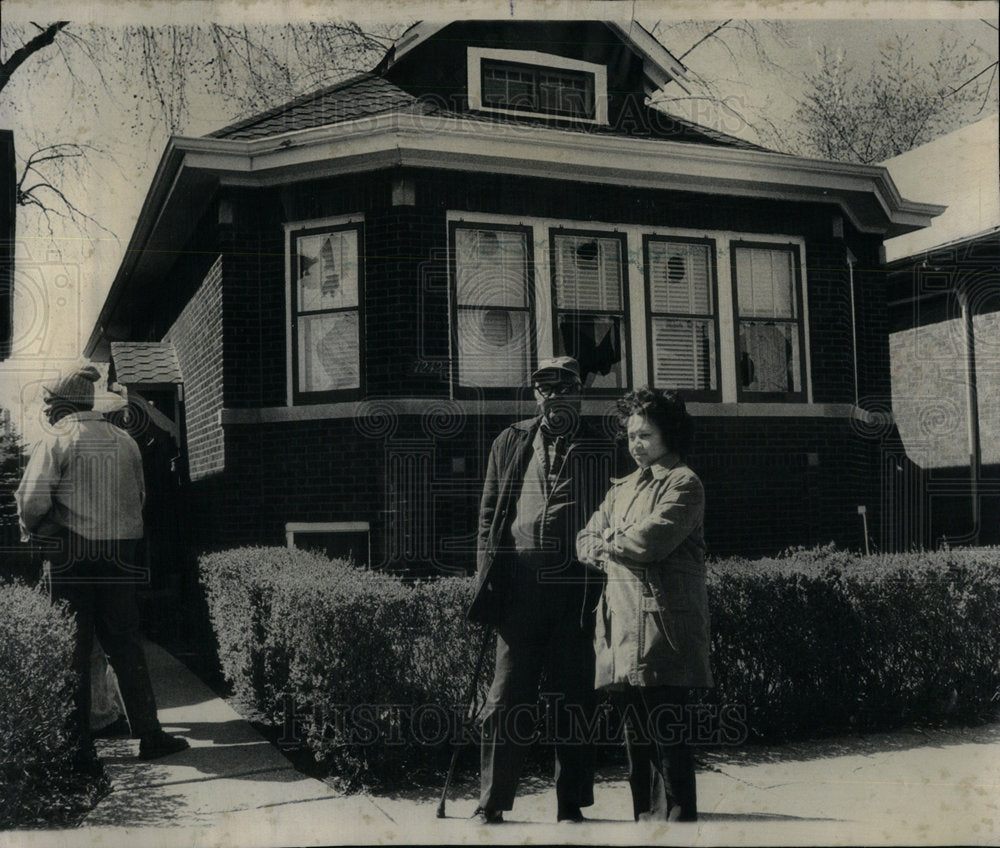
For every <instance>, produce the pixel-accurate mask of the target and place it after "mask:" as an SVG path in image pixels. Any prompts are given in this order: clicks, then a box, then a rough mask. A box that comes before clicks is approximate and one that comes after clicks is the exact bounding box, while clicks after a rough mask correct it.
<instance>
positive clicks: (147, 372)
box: [111, 342, 184, 386]
mask: <svg viewBox="0 0 1000 848" xmlns="http://www.w3.org/2000/svg"><path fill="white" fill-rule="evenodd" d="M111 363H112V365H113V366H114V370H115V379H116V381H117V382H119V383H122V384H123V385H127V386H132V385H137V384H139V383H142V384H144V385H152V384H162V383H183V382H184V377H183V375H182V374H181V366H180V363H179V362H178V361H177V353H176V352H175V351H174V346H173V344H171V343H170V342H112V343H111Z"/></svg>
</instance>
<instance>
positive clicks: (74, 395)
mask: <svg viewBox="0 0 1000 848" xmlns="http://www.w3.org/2000/svg"><path fill="white" fill-rule="evenodd" d="M100 379H101V372H100V371H98V370H97V369H96V368H95V367H94V366H93V365H85V366H84V367H83V368H77V369H76V370H75V371H70V372H69V373H67V374H63V375H62V376H61V377H60V378H59V379H58V380H56V381H55V382H54V383H51V384H50V385H48V386H46V387H45V402H46V403H48V404H54V403H59V402H64V403H72V404H77V405H79V406H86V407H93V405H94V383H96V382H97V381H98V380H100Z"/></svg>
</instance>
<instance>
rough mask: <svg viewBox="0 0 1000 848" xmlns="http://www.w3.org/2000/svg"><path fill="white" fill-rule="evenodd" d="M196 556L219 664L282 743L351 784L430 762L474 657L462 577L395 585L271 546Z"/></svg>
mask: <svg viewBox="0 0 1000 848" xmlns="http://www.w3.org/2000/svg"><path fill="white" fill-rule="evenodd" d="M200 564H201V574H202V580H203V582H204V584H205V586H206V589H207V592H206V594H207V599H208V603H209V615H210V618H211V620H212V623H213V627H214V629H215V631H216V634H217V638H218V642H219V650H220V662H221V665H222V668H223V671H224V673H225V674H226V676H227V678H228V679H229V680H230V682H231V683H232V684H233V688H234V692H235V693H236V694H238V695H239V696H241V697H243V698H244V699H245V700H247V702H248V703H249V704H251V705H252V706H253V707H254V709H256V710H257V711H259V712H260V713H261V714H262V715H263V716H265V717H267V718H268V719H269V720H271V721H272V722H274V723H275V724H277V725H282V726H284V727H285V733H284V738H285V741H289V742H291V741H294V740H295V739H297V738H301V739H302V740H303V741H304V742H305V744H307V745H308V747H309V748H310V750H311V751H312V753H313V756H314V757H315V758H316V760H317V761H318V763H319V764H320V765H321V767H323V768H324V769H325V770H327V771H329V772H331V773H334V774H337V775H339V776H340V777H341V778H342V780H343V781H344V783H345V784H346V785H351V786H354V785H359V784H362V783H364V782H366V781H369V780H372V779H379V778H385V777H386V776H388V775H389V774H391V773H394V772H395V773H397V774H398V773H399V769H400V768H401V767H402V766H403V765H404V764H405V765H406V767H407V769H408V773H409V774H411V775H412V774H413V770H419V769H421V768H424V767H431V768H433V767H434V764H435V763H437V761H438V760H439V759H440V757H441V756H442V751H443V750H444V749H445V748H446V747H447V742H448V741H449V739H450V728H451V727H452V726H455V725H457V724H458V723H459V721H458V716H459V715H460V710H461V705H460V701H461V699H462V698H464V697H465V695H466V693H465V692H464V688H465V687H466V686H467V681H468V679H469V676H470V675H471V673H472V669H473V666H474V663H475V656H474V653H475V650H476V648H475V644H474V643H476V642H478V637H477V636H476V634H475V633H474V632H473V628H472V627H471V626H470V625H468V624H467V623H466V621H465V610H466V608H467V607H468V604H469V602H470V600H471V583H470V581H469V580H467V579H460V578H447V579H441V580H437V581H433V582H416V583H404V582H403V581H401V580H400V579H399V578H397V577H393V576H390V575H387V574H384V573H381V572H375V571H370V570H367V569H359V568H356V567H354V566H351V565H349V564H347V563H344V562H340V561H336V560H334V561H331V560H328V559H326V558H325V557H321V556H317V555H315V554H311V553H307V552H303V551H288V550H286V549H281V548H244V549H240V550H236V551H227V552H223V553H220V554H209V555H206V556H204V557H202V559H201V563H200ZM237 575H239V577H237ZM484 676H485V673H484ZM292 717H294V725H291V724H290V723H291V721H292ZM439 725H440V726H439Z"/></svg>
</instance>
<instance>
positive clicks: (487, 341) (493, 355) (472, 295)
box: [452, 224, 534, 388]
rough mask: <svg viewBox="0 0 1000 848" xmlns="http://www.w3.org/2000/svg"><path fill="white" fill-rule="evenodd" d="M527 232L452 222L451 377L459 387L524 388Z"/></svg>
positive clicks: (528, 346) (530, 322) (529, 318)
mask: <svg viewBox="0 0 1000 848" xmlns="http://www.w3.org/2000/svg"><path fill="white" fill-rule="evenodd" d="M529 234H530V231H529V230H528V229H526V228H523V227H501V226H496V225H482V226H479V225H473V224H457V225H454V226H453V228H452V244H453V245H454V256H455V260H454V273H453V280H454V286H453V305H454V308H455V324H454V328H453V333H454V336H453V338H454V350H455V353H456V355H455V369H456V373H455V378H456V380H457V384H458V385H459V386H467V387H475V388H515V387H520V386H524V385H526V384H527V382H528V376H529V375H530V373H531V368H532V361H533V356H534V344H533V339H534V315H533V308H532V293H531V257H530V252H529V251H530V240H529Z"/></svg>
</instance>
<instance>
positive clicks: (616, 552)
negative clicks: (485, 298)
mask: <svg viewBox="0 0 1000 848" xmlns="http://www.w3.org/2000/svg"><path fill="white" fill-rule="evenodd" d="M618 409H619V417H620V421H621V424H622V425H623V429H624V430H625V432H626V433H627V437H628V446H629V453H630V454H631V455H632V458H633V459H635V461H636V463H637V465H638V466H639V467H638V468H637V469H636V470H635V471H634V472H633V473H632V474H629V475H628V476H627V477H624V478H621V479H616V480H612V486H611V489H610V490H609V491H608V494H607V496H606V497H605V498H604V502H603V503H602V504H601V506H600V507H599V508H598V510H597V512H595V513H594V515H593V516H592V517H591V519H590V521H589V522H588V524H587V526H586V527H585V528H584V529H583V530H581V531H580V533H579V535H578V536H577V542H576V544H577V555H578V556H579V558H580V560H581V561H582V562H584V563H586V564H587V565H589V566H591V567H594V568H597V569H600V570H601V571H602V572H604V574H605V576H606V578H607V581H606V584H605V587H604V592H603V594H602V596H601V600H600V603H599V606H598V611H597V627H596V633H595V651H596V660H597V665H596V668H597V671H596V681H595V682H596V685H597V687H598V688H603V689H608V690H611V691H612V693H613V696H614V697H615V699H616V700H617V701H618V704H619V706H620V707H621V710H622V715H623V718H624V721H625V742H626V748H627V750H628V757H629V785H630V786H631V789H632V805H633V813H634V815H635V818H636V820H638V819H639V818H640V817H644V818H648V817H658V815H659V813H660V810H659V807H660V805H661V804H662V803H663V802H664V801H665V805H664V806H665V810H664V811H663V814H664V815H665V816H666V818H667V819H668V820H671V821H695V820H696V819H697V815H698V814H697V799H696V793H695V772H694V757H693V754H692V751H691V748H690V746H689V745H688V740H689V738H690V734H691V731H692V729H693V719H692V717H691V713H690V712H689V710H688V709H687V705H688V703H689V702H690V698H691V693H690V690H691V689H692V688H701V687H709V686H711V685H712V675H711V671H710V670H709V663H708V653H709V621H708V594H707V591H706V586H705V543H704V541H703V539H702V522H703V517H704V509H705V495H704V490H703V489H702V485H701V481H700V480H699V479H698V477H697V475H696V474H695V473H694V472H693V471H692V470H691V469H690V468H688V466H687V465H685V464H684V462H683V460H682V458H681V457H682V456H683V455H684V454H685V453H686V452H687V450H688V447H689V445H690V442H691V435H692V422H691V416H690V415H688V413H687V410H686V409H685V407H684V401H683V400H681V398H680V396H679V395H678V394H677V393H676V392H665V393H660V392H654V391H652V390H650V389H648V388H643V389H639V390H638V391H635V392H631V393H629V394H628V395H626V396H625V397H624V398H623V399H622V400H621V401H619V403H618Z"/></svg>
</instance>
